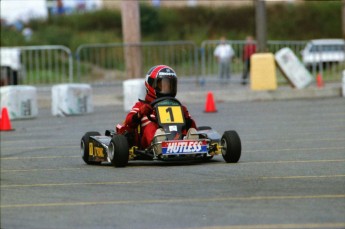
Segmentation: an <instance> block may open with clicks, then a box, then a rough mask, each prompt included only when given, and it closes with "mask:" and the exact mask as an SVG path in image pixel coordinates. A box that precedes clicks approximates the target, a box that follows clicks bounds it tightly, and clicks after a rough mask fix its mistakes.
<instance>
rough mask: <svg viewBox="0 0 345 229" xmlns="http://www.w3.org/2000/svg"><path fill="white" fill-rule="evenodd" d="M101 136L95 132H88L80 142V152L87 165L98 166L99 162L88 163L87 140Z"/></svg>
mask: <svg viewBox="0 0 345 229" xmlns="http://www.w3.org/2000/svg"><path fill="white" fill-rule="evenodd" d="M100 135H101V134H100V133H99V132H97V131H90V132H87V133H86V134H84V136H83V137H82V139H81V141H80V152H81V157H82V158H83V161H84V162H85V163H86V164H88V165H100V164H101V162H99V161H89V139H90V136H100Z"/></svg>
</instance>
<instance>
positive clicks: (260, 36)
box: [254, 0, 267, 52]
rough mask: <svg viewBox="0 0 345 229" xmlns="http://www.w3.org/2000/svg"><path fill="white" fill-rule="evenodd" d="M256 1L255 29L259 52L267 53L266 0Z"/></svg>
mask: <svg viewBox="0 0 345 229" xmlns="http://www.w3.org/2000/svg"><path fill="white" fill-rule="evenodd" d="M254 1H255V27H256V40H257V45H258V52H266V43H267V38H266V33H267V31H266V4H265V0H254Z"/></svg>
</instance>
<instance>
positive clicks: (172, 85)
mask: <svg viewBox="0 0 345 229" xmlns="http://www.w3.org/2000/svg"><path fill="white" fill-rule="evenodd" d="M145 87H146V93H147V95H148V96H149V97H151V98H153V99H156V98H161V97H167V96H169V97H175V96H176V92H177V76H176V73H175V71H174V70H173V69H172V68H171V67H169V66H167V65H157V66H154V67H152V68H151V69H150V70H149V71H148V72H147V74H146V80H145Z"/></svg>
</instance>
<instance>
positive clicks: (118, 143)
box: [108, 134, 129, 167]
mask: <svg viewBox="0 0 345 229" xmlns="http://www.w3.org/2000/svg"><path fill="white" fill-rule="evenodd" d="M108 157H109V159H110V162H111V164H112V165H114V166H115V167H125V166H126V165H127V163H128V157H129V147H128V142H127V138H126V137H125V136H123V135H121V134H115V135H114V136H113V138H112V139H111V141H110V143H109V146H108Z"/></svg>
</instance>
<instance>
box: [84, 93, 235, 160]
mask: <svg viewBox="0 0 345 229" xmlns="http://www.w3.org/2000/svg"><path fill="white" fill-rule="evenodd" d="M151 105H152V107H153V110H154V111H155V114H156V118H155V119H153V118H152V117H151V116H147V117H148V118H149V119H150V120H151V121H153V122H156V123H157V124H158V127H159V128H160V133H159V134H157V135H155V137H154V139H153V141H152V143H151V145H150V146H149V147H147V148H145V149H143V148H141V147H140V146H138V145H137V144H135V143H133V142H134V141H133V134H132V133H121V134H119V133H116V132H115V130H106V131H105V135H101V134H100V133H99V132H95V131H92V132H87V133H85V135H84V136H83V137H82V139H81V144H80V147H81V154H82V159H83V160H84V162H85V163H86V164H89V165H98V164H101V163H102V162H108V163H111V164H112V165H114V166H115V167H125V166H126V165H127V164H128V161H129V160H161V161H180V160H204V161H208V160H210V159H212V158H213V156H215V155H220V154H222V156H223V158H224V160H225V161H226V162H227V163H237V162H238V161H239V159H240V157H241V140H240V138H239V136H238V134H237V132H236V131H234V130H230V131H225V132H224V133H223V135H222V136H221V135H220V134H219V133H218V132H217V131H215V130H213V129H212V128H211V127H208V126H202V127H198V129H197V130H196V129H194V128H190V130H189V131H188V132H187V134H183V133H184V132H183V131H182V130H183V128H184V127H185V126H186V120H185V118H184V116H183V111H182V107H181V103H180V102H179V101H178V100H177V99H176V98H173V97H163V98H159V99H156V100H155V101H153V102H152V103H151ZM156 133H157V132H156Z"/></svg>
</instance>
